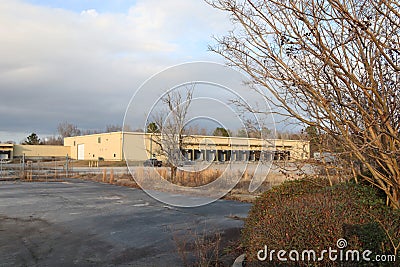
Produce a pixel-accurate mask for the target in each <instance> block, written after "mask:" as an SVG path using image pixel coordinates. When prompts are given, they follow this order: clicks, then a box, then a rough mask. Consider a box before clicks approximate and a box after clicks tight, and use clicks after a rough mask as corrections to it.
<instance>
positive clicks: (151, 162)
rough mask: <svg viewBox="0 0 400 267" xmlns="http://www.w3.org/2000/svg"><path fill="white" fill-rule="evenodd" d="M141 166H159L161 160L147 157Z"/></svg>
mask: <svg viewBox="0 0 400 267" xmlns="http://www.w3.org/2000/svg"><path fill="white" fill-rule="evenodd" d="M143 166H145V167H161V166H162V161H161V160H158V159H156V158H152V159H148V160H145V162H144V163H143Z"/></svg>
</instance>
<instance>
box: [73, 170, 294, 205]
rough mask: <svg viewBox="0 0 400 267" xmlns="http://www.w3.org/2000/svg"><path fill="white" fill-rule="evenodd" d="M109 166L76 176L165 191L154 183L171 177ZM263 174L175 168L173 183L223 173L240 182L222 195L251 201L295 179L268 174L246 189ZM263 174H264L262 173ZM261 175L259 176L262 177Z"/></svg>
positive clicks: (193, 182)
mask: <svg viewBox="0 0 400 267" xmlns="http://www.w3.org/2000/svg"><path fill="white" fill-rule="evenodd" d="M111 173H112V168H110V169H108V170H107V171H106V172H104V173H101V174H92V175H90V174H85V175H79V176H77V177H76V178H81V179H87V180H92V181H97V182H103V183H111V184H116V185H121V186H128V187H134V188H139V187H140V186H139V185H138V184H140V185H144V186H146V188H148V189H154V190H165V188H164V187H163V186H162V185H161V184H159V183H157V181H159V178H160V177H162V178H163V179H165V180H168V181H171V179H170V175H171V172H170V169H169V168H166V167H163V168H146V167H137V168H135V169H134V173H133V176H131V175H130V174H113V175H111ZM262 175H263V174H257V175H255V174H254V170H252V169H246V170H244V171H239V170H237V169H236V170H221V169H215V168H208V169H204V170H199V171H184V170H178V171H177V175H176V178H175V180H174V181H173V183H174V184H176V185H179V186H183V187H189V188H193V187H199V186H203V185H207V184H209V183H211V182H213V181H215V180H216V179H218V178H219V177H221V176H223V177H224V178H222V179H226V181H227V182H229V181H239V182H238V183H237V184H236V186H235V187H234V188H233V189H232V190H231V191H230V192H229V193H228V194H227V195H226V196H225V198H226V199H232V200H238V201H245V202H253V201H254V200H255V198H256V197H257V196H258V195H259V194H260V193H262V192H265V191H267V190H269V189H270V188H271V187H273V186H276V185H279V184H281V183H282V182H283V181H285V180H288V179H294V178H292V177H288V176H287V175H285V174H283V173H270V174H268V176H266V177H265V181H264V182H263V183H262V184H261V186H260V187H259V188H258V189H257V190H256V191H254V192H249V185H250V183H251V181H252V179H253V178H255V176H257V177H256V178H258V179H260V176H262ZM264 175H265V174H264ZM261 178H262V177H261ZM213 190H217V191H218V190H219V188H218V186H216V187H215V188H213Z"/></svg>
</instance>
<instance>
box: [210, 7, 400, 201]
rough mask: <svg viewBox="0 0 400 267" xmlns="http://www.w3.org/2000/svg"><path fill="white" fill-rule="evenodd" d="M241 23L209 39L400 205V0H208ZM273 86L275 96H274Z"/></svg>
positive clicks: (278, 103)
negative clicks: (322, 135) (325, 136)
mask: <svg viewBox="0 0 400 267" xmlns="http://www.w3.org/2000/svg"><path fill="white" fill-rule="evenodd" d="M209 2H210V4H211V5H213V6H214V7H216V8H218V9H221V10H224V11H227V12H229V13H230V14H231V18H232V21H233V22H234V23H235V25H236V27H235V30H233V31H231V32H230V33H229V34H228V35H227V36H225V37H222V38H219V39H217V40H218V42H219V44H218V45H217V46H215V47H212V48H211V49H212V50H213V51H215V52H217V53H219V54H221V55H222V56H224V57H225V59H226V60H227V61H228V62H229V64H231V65H233V66H236V67H239V68H241V69H242V70H244V71H245V72H247V73H248V74H249V75H250V76H251V78H252V81H253V83H254V84H256V85H260V86H262V87H264V88H267V89H268V90H266V91H267V92H268V94H267V93H265V92H264V91H263V90H257V89H256V90H257V91H258V92H259V93H260V94H261V95H262V96H263V97H265V99H270V100H271V101H272V102H273V104H274V105H275V106H276V107H278V108H280V110H283V113H284V115H287V116H290V117H293V118H296V119H297V120H299V121H300V122H302V123H303V124H305V125H308V126H311V127H315V128H316V129H318V131H319V132H321V133H323V134H327V135H329V136H330V137H331V138H332V139H334V140H335V142H337V144H338V145H339V146H341V147H342V150H343V151H344V152H343V153H342V154H341V155H342V156H344V157H347V158H348V160H349V161H354V162H356V161H358V162H360V163H361V165H362V166H364V167H366V169H367V170H368V172H364V171H362V170H361V169H359V168H354V169H353V175H354V176H361V177H363V178H364V179H366V180H368V181H369V182H371V183H372V184H373V185H375V186H377V187H378V188H380V189H382V190H383V191H384V192H385V194H386V196H387V198H388V202H390V204H391V206H393V207H395V208H400V169H399V163H400V162H399V161H400V134H399V128H400V123H399V120H400V109H399V105H400V99H399V98H400V88H399V86H400V83H399V81H400V66H399V63H400V50H399V49H400V42H399V41H400V28H399V26H400V5H399V3H398V1H392V0H379V1H376V0H313V1H311V0H268V1H261V0H244V1H235V0H209ZM271 95H272V96H271Z"/></svg>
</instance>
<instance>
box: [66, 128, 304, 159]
mask: <svg viewBox="0 0 400 267" xmlns="http://www.w3.org/2000/svg"><path fill="white" fill-rule="evenodd" d="M159 138H160V137H159V136H156V135H155V134H149V133H137V132H124V133H123V132H113V133H102V134H92V135H85V136H76V137H68V138H65V139H64V146H68V147H70V156H71V158H73V159H77V160H98V159H101V160H107V161H121V160H124V154H125V156H126V158H127V159H128V160H131V161H144V160H146V159H148V158H150V157H151V156H152V155H153V154H154V155H155V156H156V157H160V154H161V153H160V151H159V149H158V148H157V146H158V145H157V144H156V143H157V142H156V141H157V139H159ZM183 143H184V145H183V150H182V153H183V155H184V156H185V158H186V159H187V160H191V161H246V160H250V161H252V160H258V159H266V160H269V159H274V160H282V159H292V160H304V159H308V158H309V155H310V144H309V142H308V141H301V140H281V139H276V140H261V139H256V138H240V137H219V136H199V135H196V136H191V137H185V138H184V141H183ZM123 147H125V148H126V149H125V151H123Z"/></svg>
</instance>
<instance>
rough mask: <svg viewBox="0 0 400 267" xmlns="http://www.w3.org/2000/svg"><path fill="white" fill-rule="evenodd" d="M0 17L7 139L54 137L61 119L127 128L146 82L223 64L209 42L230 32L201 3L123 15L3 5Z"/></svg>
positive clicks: (151, 1)
mask: <svg viewBox="0 0 400 267" xmlns="http://www.w3.org/2000/svg"><path fill="white" fill-rule="evenodd" d="M0 13H1V14H2V15H1V17H0V35H1V36H2V41H1V42H0V58H1V61H0V140H1V141H4V139H6V138H7V139H9V137H10V136H12V135H13V134H12V133H15V134H17V133H19V135H18V136H20V135H21V134H23V133H30V132H32V131H36V132H38V133H42V134H52V133H55V131H56V127H57V124H58V123H59V122H62V121H69V122H71V123H75V124H77V125H78V126H79V127H81V128H88V129H97V128H104V126H105V125H106V124H110V123H113V124H121V123H122V119H123V115H124V112H125V108H126V105H127V104H128V102H129V99H130V97H131V96H132V94H133V92H134V91H135V90H136V88H138V87H139V85H140V84H141V83H142V82H143V81H145V79H146V78H148V77H149V76H150V75H152V74H154V73H156V72H157V71H160V70H162V69H163V68H165V67H167V66H170V65H172V64H176V63H180V62H184V61H188V60H220V59H219V57H218V56H216V55H210V54H209V53H208V52H206V43H208V42H212V40H211V37H210V36H211V35H214V34H215V35H219V34H222V33H223V32H225V31H226V29H229V21H228V20H227V18H226V17H225V15H224V14H220V13H219V12H218V11H216V10H214V9H212V8H211V7H209V6H207V5H206V4H205V3H204V2H203V1H178V0H173V1H161V0H146V1H144V0H139V1H137V2H136V3H135V5H134V6H132V7H131V8H130V9H129V10H127V12H126V13H124V14H122V13H99V12H97V11H96V10H86V11H82V12H80V13H76V12H72V11H66V10H62V9H55V8H49V7H40V6H34V5H30V4H26V3H24V2H22V1H2V2H0ZM15 140H16V141H20V140H19V138H15Z"/></svg>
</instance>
